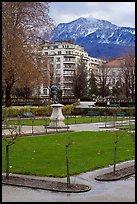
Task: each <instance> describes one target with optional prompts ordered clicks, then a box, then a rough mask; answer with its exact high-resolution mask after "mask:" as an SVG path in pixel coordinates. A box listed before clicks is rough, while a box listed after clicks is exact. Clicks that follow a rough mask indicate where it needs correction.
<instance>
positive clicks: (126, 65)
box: [121, 53, 135, 101]
mask: <svg viewBox="0 0 137 204" xmlns="http://www.w3.org/2000/svg"><path fill="white" fill-rule="evenodd" d="M121 72H122V76H123V82H124V90H125V96H126V98H127V99H129V96H130V95H131V98H132V101H133V100H134V96H135V57H134V56H133V55H132V54H131V53H128V54H126V55H125V56H124V58H123V60H121Z"/></svg>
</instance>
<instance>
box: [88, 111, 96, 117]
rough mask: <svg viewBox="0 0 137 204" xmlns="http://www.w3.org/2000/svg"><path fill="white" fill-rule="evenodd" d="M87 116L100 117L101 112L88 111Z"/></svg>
mask: <svg viewBox="0 0 137 204" xmlns="http://www.w3.org/2000/svg"><path fill="white" fill-rule="evenodd" d="M87 115H88V116H98V115H99V111H88V112H87Z"/></svg>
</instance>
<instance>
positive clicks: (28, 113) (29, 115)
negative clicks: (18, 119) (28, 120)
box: [22, 112, 34, 117]
mask: <svg viewBox="0 0 137 204" xmlns="http://www.w3.org/2000/svg"><path fill="white" fill-rule="evenodd" d="M22 116H24V117H33V116H34V114H33V113H31V112H24V113H22Z"/></svg>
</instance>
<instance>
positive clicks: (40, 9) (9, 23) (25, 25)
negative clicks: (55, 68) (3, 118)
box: [2, 2, 54, 107]
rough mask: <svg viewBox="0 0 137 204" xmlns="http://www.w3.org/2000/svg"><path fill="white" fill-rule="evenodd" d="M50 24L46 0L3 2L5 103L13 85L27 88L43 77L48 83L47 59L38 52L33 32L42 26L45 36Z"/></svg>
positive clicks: (35, 34) (7, 105)
mask: <svg viewBox="0 0 137 204" xmlns="http://www.w3.org/2000/svg"><path fill="white" fill-rule="evenodd" d="M53 27H54V24H53V21H52V19H51V18H50V17H49V3H48V2H2V87H3V90H4V92H5V98H6V99H5V106H6V107H9V106H10V105H11V98H10V97H11V91H12V90H13V89H14V87H18V89H23V90H24V91H25V92H27V90H28V89H29V90H31V89H32V87H33V89H34V88H37V87H38V85H40V84H41V83H42V82H45V81H44V80H45V79H46V83H47V84H49V78H48V77H47V76H48V75H47V72H48V71H49V67H48V66H47V64H48V63H47V60H46V57H45V56H42V55H40V54H39V52H38V49H37V48H38V47H37V40H38V38H37V37H36V36H39V32H40V31H41V29H44V32H45V34H44V35H45V37H47V38H48V37H49V34H50V32H51V30H52V29H53ZM43 70H44V71H43Z"/></svg>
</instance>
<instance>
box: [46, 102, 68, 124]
mask: <svg viewBox="0 0 137 204" xmlns="http://www.w3.org/2000/svg"><path fill="white" fill-rule="evenodd" d="M51 106H52V107H53V110H52V114H51V116H50V120H51V122H50V124H49V126H48V127H49V128H67V125H65V123H64V122H63V120H64V119H65V117H64V116H63V114H62V106H63V105H62V104H60V103H57V104H52V105H51Z"/></svg>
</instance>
